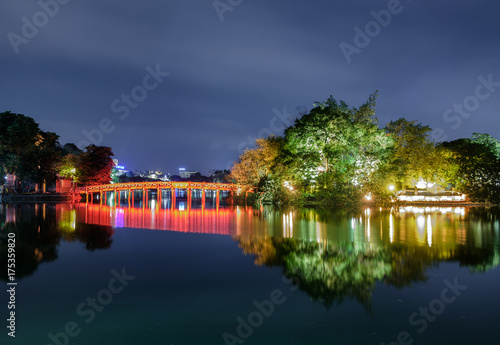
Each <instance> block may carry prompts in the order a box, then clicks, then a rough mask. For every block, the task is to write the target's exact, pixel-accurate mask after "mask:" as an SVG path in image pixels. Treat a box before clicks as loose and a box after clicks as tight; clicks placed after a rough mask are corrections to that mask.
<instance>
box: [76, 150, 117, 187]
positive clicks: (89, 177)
mask: <svg viewBox="0 0 500 345" xmlns="http://www.w3.org/2000/svg"><path fill="white" fill-rule="evenodd" d="M112 156H113V152H112V151H111V148H110V147H106V146H96V145H89V146H87V147H86V148H85V152H84V153H82V154H81V155H80V157H79V164H78V170H79V171H80V175H79V176H80V181H79V182H80V183H83V184H85V185H98V184H109V183H110V181H111V170H112V169H113V166H114V163H113V159H112V158H111V157H112Z"/></svg>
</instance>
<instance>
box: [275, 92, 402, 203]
mask: <svg viewBox="0 0 500 345" xmlns="http://www.w3.org/2000/svg"><path fill="white" fill-rule="evenodd" d="M376 99H377V93H374V94H372V95H370V97H369V98H368V100H367V101H366V102H365V103H364V104H363V105H362V106H361V107H359V108H349V107H348V106H347V104H346V103H345V102H343V101H340V102H337V101H336V100H335V99H334V98H333V97H330V98H328V100H326V101H325V102H322V103H320V104H318V105H316V106H315V107H314V108H313V109H312V110H311V111H310V112H309V113H308V114H305V115H303V116H302V117H300V118H299V119H297V120H296V121H295V124H294V125H293V126H292V127H289V128H287V129H286V130H285V145H284V149H285V151H286V152H287V154H286V156H287V157H288V160H287V161H286V164H287V166H288V167H290V169H291V170H292V175H293V177H294V180H300V179H302V181H303V183H304V184H303V185H304V186H306V187H308V186H310V185H316V186H317V187H318V188H319V190H320V191H322V192H324V191H326V193H327V195H325V197H327V198H335V196H340V195H352V197H353V198H356V197H359V193H360V192H361V191H363V190H364V189H365V187H366V186H367V185H368V184H369V182H370V181H371V180H372V179H373V178H374V173H375V172H376V171H377V169H379V167H380V166H381V165H382V164H384V162H385V161H386V160H387V154H388V148H390V147H391V146H392V141H391V138H390V137H388V136H387V135H386V134H385V132H384V131H383V130H381V129H379V128H378V119H377V118H376V116H375V106H376ZM330 192H332V193H333V194H332V193H330Z"/></svg>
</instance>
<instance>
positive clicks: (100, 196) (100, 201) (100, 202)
mask: <svg viewBox="0 0 500 345" xmlns="http://www.w3.org/2000/svg"><path fill="white" fill-rule="evenodd" d="M99 205H100V206H102V192H99Z"/></svg>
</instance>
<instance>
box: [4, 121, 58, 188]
mask: <svg viewBox="0 0 500 345" xmlns="http://www.w3.org/2000/svg"><path fill="white" fill-rule="evenodd" d="M59 151H60V147H59V136H58V135H56V134H55V133H52V132H44V131H41V130H40V128H39V126H38V124H37V123H36V122H35V121H34V120H33V119H32V118H30V117H28V116H25V115H22V114H15V113H12V112H10V111H7V112H3V113H0V162H1V164H2V168H3V170H4V172H5V173H6V174H17V175H18V176H19V177H20V178H21V179H22V180H25V181H29V182H36V183H40V182H43V181H44V180H53V179H55V175H56V164H57V162H58V159H59Z"/></svg>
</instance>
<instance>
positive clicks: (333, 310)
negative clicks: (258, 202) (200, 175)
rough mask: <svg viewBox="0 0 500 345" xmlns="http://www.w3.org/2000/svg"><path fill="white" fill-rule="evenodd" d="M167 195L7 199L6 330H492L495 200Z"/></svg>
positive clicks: (272, 340) (344, 335) (292, 334)
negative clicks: (271, 202) (135, 201)
mask: <svg viewBox="0 0 500 345" xmlns="http://www.w3.org/2000/svg"><path fill="white" fill-rule="evenodd" d="M139 206H141V205H139ZM163 206H164V205H156V204H155V202H154V200H153V201H151V202H150V204H148V205H147V207H132V208H129V207H126V206H124V205H122V206H120V207H109V206H105V205H98V204H84V203H82V204H77V205H71V204H39V205H29V204H24V205H17V206H16V205H3V206H2V207H1V209H0V221H1V225H2V230H1V232H0V235H1V246H0V256H1V257H0V262H1V263H2V273H1V275H0V276H1V278H2V280H3V281H4V283H3V284H2V285H3V286H4V289H2V290H3V292H2V293H1V296H2V299H1V302H2V303H1V305H0V315H1V316H2V317H1V319H2V320H4V321H2V322H3V326H2V328H1V329H2V330H3V331H2V333H3V334H2V335H1V336H0V338H1V339H2V340H1V343H2V344H6V343H12V344H30V345H33V344H54V345H57V344H83V345H85V344H167V345H168V344H176V345H177V344H249V345H250V344H273V345H275V344H374V345H379V344H381V343H384V344H386V345H388V344H391V345H394V344H440V345H441V344H498V333H497V332H498V321H499V319H500V318H499V317H500V270H499V268H498V265H499V263H500V255H499V253H500V223H499V214H497V213H493V212H491V211H488V210H485V209H479V208H471V209H469V208H463V207H448V208H417V207H406V208H402V209H399V210H380V209H378V208H377V209H374V208H371V209H370V208H366V209H361V210H358V211H345V210H315V209H301V208H290V209H275V208H272V207H261V208H252V207H241V206H239V207H223V206H221V207H219V208H216V207H207V208H203V209H201V208H200V207H199V205H198V206H196V207H194V208H188V207H186V205H185V204H182V202H181V204H179V205H177V209H175V210H172V209H165V208H163ZM9 233H14V234H15V240H16V246H15V254H16V266H15V281H14V282H16V283H17V285H16V286H15V306H16V308H15V313H16V314H15V319H16V321H15V324H16V328H15V335H16V337H15V339H13V338H12V337H9V336H8V334H7V333H8V332H10V331H9V329H7V328H6V326H7V325H8V324H9V322H8V321H5V320H6V319H7V318H9V309H8V302H9V299H10V297H9V293H8V292H7V291H6V290H7V289H8V288H10V287H12V286H11V285H9V286H8V285H7V283H8V279H9V275H8V271H7V263H8V262H7V253H8V238H9V236H11V237H13V236H14V235H12V234H11V235H9Z"/></svg>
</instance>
